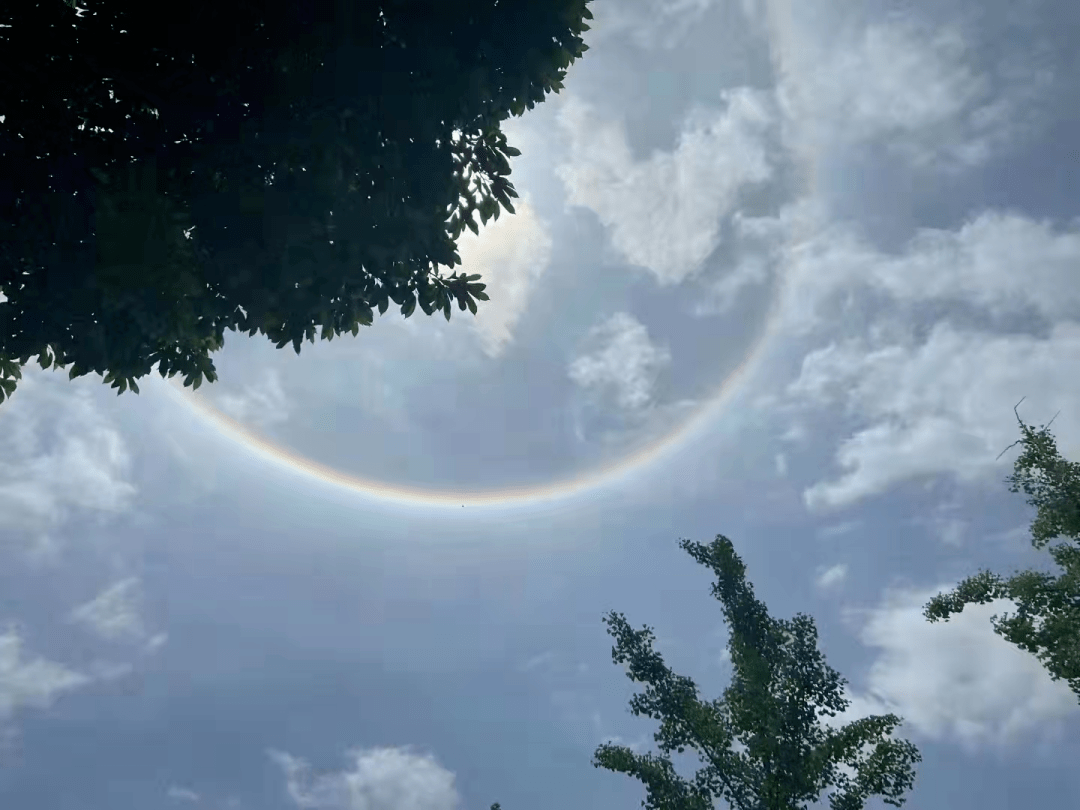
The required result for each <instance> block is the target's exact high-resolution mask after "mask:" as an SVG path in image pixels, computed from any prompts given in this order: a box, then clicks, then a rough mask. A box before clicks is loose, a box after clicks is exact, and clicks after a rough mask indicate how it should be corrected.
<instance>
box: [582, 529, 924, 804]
mask: <svg viewBox="0 0 1080 810" xmlns="http://www.w3.org/2000/svg"><path fill="white" fill-rule="evenodd" d="M680 545H681V547H682V548H683V549H684V550H685V551H687V552H689V554H690V555H691V556H692V557H693V558H694V559H695V560H697V561H698V562H699V563H701V564H703V565H705V566H707V567H708V568H710V569H712V571H713V572H714V573H715V575H716V582H715V583H714V584H713V586H712V594H713V596H714V597H716V599H718V600H719V601H720V603H721V605H722V610H723V615H724V619H725V621H726V623H727V625H728V628H729V631H730V638H729V641H728V651H729V653H730V656H731V663H732V667H733V669H734V677H733V679H732V684H731V686H729V687H728V688H727V689H726V690H725V691H724V694H723V697H721V698H717V699H715V700H712V701H707V700H702V699H701V698H699V697H698V688H697V685H696V684H695V683H694V682H693V681H692V680H691V679H690V678H688V677H685V676H681V675H676V674H675V673H674V672H672V670H671V669H669V668H668V666H667V665H666V664H665V663H664V660H663V658H662V656H661V655H660V654H659V653H658V652H656V651H655V650H654V649H653V641H654V640H655V636H654V635H653V632H652V630H651V629H650V628H649V627H647V626H646V627H643V628H642V629H640V630H634V629H633V628H632V627H631V626H630V624H629V623H628V622H627V620H626V619H625V617H624V616H623V615H622V614H620V613H616V612H611V613H610V614H608V615H607V616H606V617H605V619H604V621H605V623H606V624H607V626H608V632H609V634H610V635H612V636H613V637H614V638H615V641H616V644H615V646H614V647H613V648H612V659H613V660H614V661H615V663H617V664H623V665H626V667H627V676H628V677H629V678H630V680H632V681H634V682H636V683H642V684H645V688H644V691H643V692H639V693H637V694H635V695H634V696H633V697H632V698H631V701H630V708H631V711H632V712H633V714H635V715H638V716H645V717H649V718H652V719H654V720H659V721H660V729H659V731H658V732H657V733H656V734H655V735H654V739H655V741H656V745H657V748H658V749H659V754H653V753H644V754H641V753H637V752H635V751H633V750H632V749H630V748H628V747H626V746H621V745H615V744H610V743H605V744H603V745H601V746H600V747H599V748H598V749H597V750H596V753H595V755H594V759H593V764H594V766H596V767H598V768H606V769H608V770H611V771H617V772H620V773H625V774H627V775H629V776H633V777H635V778H637V779H639V780H640V781H641V782H642V783H643V784H644V786H645V788H646V791H647V798H646V800H645V801H643V802H642V805H643V806H644V807H647V808H650V810H712V808H713V807H715V806H717V805H716V804H715V802H717V801H719V800H721V799H722V800H725V801H726V802H727V803H728V805H729V806H730V807H731V808H733V810H804V808H806V807H807V806H808V804H809V803H812V802H816V801H818V800H819V798H820V796H821V794H822V793H823V792H824V791H825V790H826V789H828V788H831V791H830V793H829V803H830V805H831V807H832V808H833V810H858V809H859V808H862V807H864V806H865V803H866V801H867V800H868V799H869V798H870V797H872V796H880V797H882V799H883V800H884V801H885V802H886V803H887V804H891V805H895V806H900V805H901V804H903V802H904V801H905V799H904V793H905V792H906V791H908V790H910V789H911V787H912V785H913V784H914V764H915V763H916V762H919V761H921V759H922V758H921V756H920V755H919V752H918V750H917V749H916V748H915V746H914V745H913V744H912V743H910V742H908V741H906V740H898V739H895V738H893V737H892V736H891V735H892V732H893V731H894V729H896V727H897V726H898V725H899V724H900V722H901V719H900V718H899V717H897V716H896V715H893V714H888V715H880V716H878V715H875V716H870V717H863V718H860V719H857V720H853V721H852V722H850V723H847V724H846V725H843V726H842V727H840V728H836V727H833V726H830V725H828V724H826V723H823V722H822V721H821V719H820V718H821V717H822V716H830V717H835V716H837V715H838V714H840V713H842V712H844V711H845V710H846V709H847V708H848V707H849V706H850V701H849V700H848V699H847V698H845V697H844V695H843V686H844V684H845V681H844V679H843V678H841V676H840V675H839V673H837V672H836V671H835V670H834V669H832V668H831V667H829V666H828V665H827V664H826V663H825V661H824V658H823V656H822V654H821V652H820V651H819V650H818V648H817V630H816V627H815V625H814V621H813V619H811V618H809V617H807V616H805V615H803V614H797V615H796V616H795V618H794V619H792V620H790V621H784V620H778V619H774V618H772V617H770V616H769V614H768V611H767V610H766V607H765V605H764V604H763V603H762V602H761V601H759V600H758V599H756V598H755V597H754V592H753V588H752V587H751V585H750V584H749V583H748V582H747V581H746V569H745V566H744V565H743V562H742V560H740V559H739V557H738V555H737V554H736V553H735V549H734V546H733V544H732V542H731V541H730V540H729V539H728V538H726V537H724V536H723V535H718V536H717V537H716V539H715V541H713V542H712V543H711V544H709V545H704V544H701V543H693V542H691V541H689V540H683V541H681V544H680ZM688 749H689V750H691V751H693V752H695V753H696V754H697V755H698V757H699V758H700V760H701V761H702V762H703V767H702V768H701V769H700V770H698V771H697V773H696V775H695V776H694V777H693V778H692V779H688V778H686V777H684V776H682V775H680V774H679V773H678V772H677V771H676V770H675V767H674V765H673V763H672V761H671V755H672V754H673V753H679V754H681V753H684V752H685V751H687V750H688Z"/></svg>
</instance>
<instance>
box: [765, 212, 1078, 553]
mask: <svg viewBox="0 0 1080 810" xmlns="http://www.w3.org/2000/svg"><path fill="white" fill-rule="evenodd" d="M785 219H786V220H787V223H788V224H787V225H783V227H784V229H785V230H786V231H787V232H788V233H791V232H792V231H791V230H789V229H790V228H792V227H794V228H795V232H796V233H801V234H802V235H803V236H802V238H800V239H789V240H788V241H787V242H785V243H784V244H782V245H781V246H780V247H779V248H777V249H776V252H775V254H774V256H773V259H774V260H775V261H776V262H777V264H778V265H779V266H781V267H782V268H783V269H782V272H783V276H784V278H783V284H782V287H781V303H780V306H781V308H782V311H783V315H782V316H781V322H782V324H783V327H782V331H783V333H784V334H785V335H786V336H787V337H788V338H800V339H805V338H807V336H809V335H815V334H819V333H822V332H825V331H832V332H833V333H834V334H835V333H837V332H840V333H845V332H846V333H848V334H849V336H847V337H834V338H832V339H831V340H830V342H829V343H828V344H827V345H824V346H819V347H818V348H815V349H813V350H811V351H810V352H809V353H808V354H806V356H805V357H804V359H803V361H802V367H801V370H800V372H799V373H798V376H797V379H796V380H795V381H794V382H793V383H792V384H791V385H790V386H789V387H788V389H787V397H788V400H787V404H786V405H782V406H780V410H781V411H785V409H786V408H787V406H788V405H792V406H793V407H792V408H791V409H789V410H787V411H786V413H787V414H788V415H791V414H797V413H799V411H800V409H802V408H804V407H806V408H828V410H829V411H830V412H831V413H838V412H841V413H843V414H845V415H846V416H847V417H849V418H850V419H852V420H853V421H855V422H856V423H857V425H858V427H857V428H856V429H855V431H854V433H853V434H852V435H850V436H849V437H848V438H847V439H845V440H844V441H843V443H842V444H841V446H840V448H839V451H838V452H837V455H836V460H837V461H838V462H839V464H840V466H841V467H842V468H844V469H845V470H846V473H845V474H844V475H843V476H841V477H840V478H838V479H835V480H833V481H823V482H818V483H817V484H815V485H814V486H812V487H811V488H810V489H809V490H808V491H807V492H806V501H807V504H808V505H810V506H811V507H812V508H828V507H839V506H843V505H849V504H851V503H853V502H855V501H857V500H859V499H860V498H863V497H866V496H869V495H874V494H879V493H881V492H884V491H885V490H886V489H887V488H888V487H890V486H892V485H893V484H895V483H898V482H900V481H902V480H905V479H910V478H915V477H920V476H929V475H937V474H943V473H951V474H953V475H955V476H957V477H958V478H960V479H961V480H963V481H965V482H973V481H976V480H978V479H980V478H982V477H984V476H985V475H986V474H988V473H989V472H991V471H992V470H993V469H995V464H996V463H997V462H996V461H995V459H996V458H997V456H998V454H999V453H1000V452H1001V450H1002V449H1003V448H1004V447H1005V446H1006V445H1008V444H1010V443H1011V442H1012V441H1014V440H1015V439H1016V438H1017V435H1018V433H1017V426H1016V423H1015V420H1014V418H1013V415H1012V413H1011V410H1010V409H1011V406H1012V405H1013V404H1014V403H1016V402H1017V401H1019V400H1020V399H1021V397H1024V396H1027V397H1028V401H1027V403H1026V404H1025V406H1024V408H1025V412H1024V413H1023V414H1022V415H1023V416H1024V417H1025V420H1026V421H1028V422H1029V423H1036V424H1038V423H1043V422H1046V421H1048V420H1049V418H1050V416H1052V415H1053V413H1054V412H1056V411H1058V410H1061V411H1062V414H1061V417H1060V418H1059V420H1058V421H1057V422H1055V434H1056V435H1057V437H1058V442H1059V449H1060V450H1061V452H1062V453H1063V454H1064V455H1065V456H1067V457H1068V456H1069V455H1070V454H1071V453H1074V452H1076V451H1078V450H1080V413H1077V412H1076V411H1075V409H1073V408H1072V407H1071V403H1073V402H1075V401H1076V398H1077V395H1078V394H1080V354H1078V353H1077V350H1078V348H1080V323H1078V321H1080V288H1078V287H1077V285H1076V284H1075V283H1073V281H1074V279H1073V277H1074V275H1075V268H1076V267H1077V266H1080V231H1078V230H1077V228H1076V226H1075V224H1074V225H1072V226H1070V227H1068V228H1056V227H1054V226H1052V225H1051V224H1050V223H1047V222H1040V221H1035V220H1032V219H1030V218H1026V217H1024V216H1021V215H1019V214H1015V213H1003V212H993V211H991V212H984V213H983V214H981V215H979V216H976V217H975V218H973V219H972V220H970V221H969V222H967V223H966V224H964V225H963V226H961V227H960V228H958V229H956V230H955V231H944V230H924V231H922V232H921V233H919V234H918V235H917V236H916V237H915V238H914V239H912V240H911V242H910V243H909V244H908V246H907V247H906V248H905V249H904V250H903V251H902V252H901V253H899V254H896V255H891V254H885V253H882V252H881V251H878V250H877V249H875V248H874V247H872V246H870V245H868V244H867V243H866V242H865V241H864V240H861V239H860V238H858V237H857V236H856V235H854V234H853V233H852V231H851V230H850V229H849V228H847V227H846V226H844V225H842V224H831V225H824V224H823V222H822V219H821V212H820V210H815V209H814V208H812V207H809V206H804V207H802V208H801V209H800V210H796V209H790V210H788V211H785V212H782V215H781V216H780V217H777V218H776V220H777V223H776V224H775V227H781V226H782V223H783V222H784V220H785ZM799 223H801V225H800V224H799ZM944 307H955V309H953V310H952V312H953V313H954V314H953V315H952V316H950V317H944V316H940V315H939V316H937V320H936V322H930V323H918V321H919V320H920V319H922V320H923V321H925V320H926V316H927V314H928V313H931V312H933V311H935V309H936V310H938V311H941V312H944V311H945V310H944ZM968 312H975V313H978V315H977V318H976V316H974V315H972V316H969V315H966V314H965V313H968ZM1032 315H1035V317H1036V318H1037V319H1041V320H1040V321H1036V324H1040V323H1041V325H1038V327H1037V329H1036V327H1032V328H1031V332H1032V333H1031V334H1028V333H1017V332H1015V331H1010V332H991V331H988V328H989V327H987V326H986V324H987V323H991V324H993V323H1002V324H1004V323H1008V322H1009V321H1008V319H1009V318H1012V319H1013V320H1012V323H1014V324H1015V323H1016V322H1017V318H1025V319H1026V322H1028V323H1031V316H1032ZM973 319H974V320H973ZM987 319H989V320H987ZM964 321H967V322H969V323H974V322H976V321H981V322H980V323H979V326H978V327H977V328H973V327H967V326H962V325H960V324H961V323H962V322H964ZM916 324H917V325H916ZM999 328H1000V327H999ZM1012 328H1013V329H1015V327H1012ZM799 415H800V416H801V415H802V414H799ZM1002 463H1003V464H1004V463H1008V460H1007V459H1006V460H1005V461H1004V462H1002ZM941 529H942V530H943V531H946V532H948V533H949V537H951V538H952V540H951V542H957V541H958V539H959V535H958V534H957V532H958V531H959V527H958V526H955V525H954V526H951V527H949V526H944V525H943V526H942V527H941Z"/></svg>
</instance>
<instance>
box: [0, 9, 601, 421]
mask: <svg viewBox="0 0 1080 810" xmlns="http://www.w3.org/2000/svg"><path fill="white" fill-rule="evenodd" d="M587 4H588V0H544V1H543V2H541V1H540V0H472V2H468V3H445V2H442V1H441V0H384V2H379V3H357V2H354V1H353V0H313V2H306V3H293V2H289V1H288V0H258V1H257V0H192V2H190V3H187V4H185V5H184V10H183V13H182V14H176V15H169V16H167V17H165V18H163V17H162V15H161V9H160V8H159V7H157V6H156V5H155V4H153V3H146V2H143V0H138V2H136V0H77V2H71V1H70V0H56V1H55V2H52V3H50V2H28V3H7V4H0V71H2V72H3V75H4V77H5V81H4V82H2V83H0V401H2V400H3V399H4V398H5V397H6V396H9V395H11V393H12V392H13V391H14V390H15V387H16V380H18V379H19V377H20V369H21V367H22V366H23V365H25V364H26V363H28V362H30V361H31V360H32V359H33V358H37V361H38V362H39V363H40V365H41V366H42V367H44V368H49V367H57V368H66V367H68V366H70V376H71V377H77V376H81V375H84V374H89V373H97V374H100V375H102V376H103V378H104V380H105V382H107V383H109V384H111V385H112V386H113V387H115V388H117V389H119V391H121V392H122V391H124V390H126V389H128V388H131V389H132V390H135V391H136V392H137V391H138V386H137V384H136V380H137V379H138V378H140V377H142V376H144V375H146V374H148V373H150V372H151V371H152V370H153V369H154V368H156V369H157V370H158V371H159V372H160V373H161V375H162V376H163V377H164V376H173V375H176V374H180V375H181V376H182V378H183V380H184V384H185V385H190V386H193V387H198V386H199V384H200V383H201V382H202V381H203V380H204V379H205V380H208V381H213V380H214V379H215V378H216V372H215V368H214V364H213V361H212V360H211V359H210V355H211V353H212V352H214V351H216V350H218V349H220V348H221V347H222V345H223V343H224V335H225V332H226V331H236V332H247V333H248V334H249V335H255V334H256V333H261V334H264V335H266V336H267V337H268V338H269V339H270V340H272V341H273V342H274V343H275V345H277V346H278V347H279V348H283V347H285V346H287V345H289V344H291V345H292V346H293V348H294V349H295V350H296V351H297V353H299V351H300V344H301V342H302V341H304V340H308V341H310V342H314V341H315V339H316V336H318V337H320V338H322V339H326V340H330V339H332V338H333V337H335V336H337V335H341V334H343V333H345V332H350V333H352V334H353V335H354V336H355V335H356V334H358V332H359V328H360V327H361V326H369V325H371V324H372V322H373V320H374V312H375V310H376V309H377V310H378V311H379V313H380V314H383V313H385V312H386V310H387V309H388V307H389V306H390V304H391V303H393V304H394V305H396V306H397V307H399V308H400V311H401V313H402V314H403V315H404V316H406V317H408V316H409V315H411V314H412V313H413V312H414V311H415V309H416V307H417V306H419V307H420V309H421V310H423V311H424V312H425V313H426V314H428V315H431V314H433V313H435V312H436V311H439V312H442V313H443V314H444V316H445V317H447V318H448V319H449V317H450V312H451V305H452V303H454V302H456V303H457V304H458V307H459V309H460V310H462V311H464V310H466V309H468V310H469V311H470V312H472V313H474V314H475V312H476V307H477V305H476V301H477V300H479V301H485V300H487V295H486V294H485V293H484V287H485V285H484V284H483V283H482V282H481V281H480V279H479V276H478V275H475V274H473V275H466V274H463V273H460V272H456V271H455V272H453V273H452V274H451V275H449V276H446V275H443V274H442V273H441V272H440V267H446V268H451V269H453V268H454V267H455V266H457V265H458V264H460V257H459V256H458V254H457V249H456V241H457V239H458V237H459V236H460V235H461V233H462V231H463V230H464V229H465V228H466V227H468V228H469V229H470V230H472V231H473V232H474V233H478V232H479V225H478V223H477V221H476V219H477V218H478V219H479V221H480V223H479V224H484V223H486V222H487V221H488V220H489V219H491V218H497V217H498V216H499V214H500V210H501V209H505V210H506V211H507V212H509V213H511V214H513V213H514V207H513V204H512V203H511V198H514V197H516V196H517V192H516V191H515V189H514V187H513V185H512V184H511V182H510V181H509V179H508V178H509V174H510V164H509V160H508V158H511V157H514V156H516V155H518V154H520V153H519V152H518V150H516V149H514V148H513V147H512V146H510V145H508V144H507V141H506V137H505V135H504V134H503V133H502V131H501V129H500V126H501V124H502V122H503V121H505V120H506V119H507V118H509V117H510V116H512V115H521V114H523V113H524V112H525V111H526V110H527V109H532V108H533V107H534V106H535V105H536V104H537V103H541V102H543V101H544V99H545V97H546V95H547V94H548V93H550V92H558V91H559V90H560V89H561V88H562V87H563V83H562V82H563V79H564V78H565V76H566V71H567V68H568V67H569V65H570V64H571V63H572V62H573V61H575V60H576V59H578V58H579V57H580V56H581V55H582V54H583V53H584V51H585V50H587V47H588V46H586V45H585V44H584V42H583V41H582V39H581V34H582V33H583V32H584V31H587V30H588V28H589V26H588V25H587V24H586V23H585V20H588V19H591V17H592V15H591V14H590V12H589V10H588V8H587Z"/></svg>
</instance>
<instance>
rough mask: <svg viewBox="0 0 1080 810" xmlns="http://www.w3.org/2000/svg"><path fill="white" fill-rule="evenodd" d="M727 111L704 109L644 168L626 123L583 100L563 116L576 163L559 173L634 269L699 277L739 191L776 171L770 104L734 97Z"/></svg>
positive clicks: (738, 93) (572, 200) (659, 276)
mask: <svg viewBox="0 0 1080 810" xmlns="http://www.w3.org/2000/svg"><path fill="white" fill-rule="evenodd" d="M722 98H723V102H724V107H723V109H722V110H712V111H704V110H700V109H699V110H697V111H696V112H695V114H693V115H691V116H690V117H689V119H688V120H687V123H686V126H685V128H684V130H683V133H682V135H681V136H680V138H679V143H678V145H677V146H676V148H675V149H674V151H671V152H656V153H654V154H653V155H652V156H651V157H649V158H648V159H647V160H644V161H640V162H635V161H634V159H633V156H632V155H631V152H630V146H629V144H628V142H627V139H626V132H625V129H624V127H623V125H622V124H621V123H620V122H616V121H604V120H600V119H599V118H598V117H597V115H596V114H595V112H594V111H593V110H592V109H591V108H590V107H589V106H588V105H587V104H585V103H584V102H583V101H581V100H580V99H578V98H576V97H573V96H571V97H568V98H567V99H566V100H565V102H564V103H563V105H562V107H561V109H560V110H559V122H560V124H561V125H562V127H563V129H564V130H565V131H566V132H567V133H568V134H569V136H570V150H569V154H570V159H569V162H567V163H565V164H563V165H561V166H559V167H558V168H557V169H556V172H557V174H558V175H559V177H560V179H561V180H562V182H563V185H564V186H565V187H566V193H567V202H568V204H569V205H571V206H581V207H584V208H589V209H590V210H592V211H593V212H595V213H596V215H597V216H598V217H599V218H600V221H601V222H602V223H603V224H604V225H605V227H607V228H608V229H609V231H610V233H611V241H612V245H613V246H614V248H615V250H616V251H618V253H620V254H621V255H622V256H623V257H625V259H626V260H627V261H628V262H630V263H631V264H634V265H637V266H639V267H643V268H645V269H646V270H648V271H649V272H650V273H652V274H653V276H654V277H655V278H656V280H657V282H658V283H660V284H662V285H668V284H678V283H680V282H681V281H683V280H684V279H686V278H688V277H690V276H692V275H693V274H694V273H695V272H697V271H698V269H699V268H700V267H701V265H702V263H703V262H704V261H705V259H706V258H708V256H709V254H711V253H712V252H713V250H715V249H716V247H717V245H718V244H719V239H720V224H721V221H722V219H723V218H724V217H725V216H727V215H728V214H730V213H731V212H732V210H733V209H734V208H735V206H736V204H737V202H738V199H739V193H740V192H741V191H742V190H743V189H744V188H745V187H746V186H748V185H751V184H755V183H762V182H764V181H766V180H768V179H769V178H770V177H771V176H772V173H773V170H772V166H771V164H770V162H769V159H768V155H767V150H766V143H765V135H766V133H767V132H768V130H769V128H770V126H771V124H772V123H773V120H774V117H773V114H772V112H771V108H770V106H769V100H768V97H767V96H766V95H765V94H763V93H760V92H758V91H755V90H751V89H749V88H740V89H737V90H732V91H725V93H724V94H723V97H722Z"/></svg>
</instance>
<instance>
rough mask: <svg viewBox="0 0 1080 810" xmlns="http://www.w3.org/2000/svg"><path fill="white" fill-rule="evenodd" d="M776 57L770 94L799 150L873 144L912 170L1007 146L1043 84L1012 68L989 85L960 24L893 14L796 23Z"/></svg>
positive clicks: (961, 162)
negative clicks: (776, 78)
mask: <svg viewBox="0 0 1080 810" xmlns="http://www.w3.org/2000/svg"><path fill="white" fill-rule="evenodd" d="M781 56H782V62H781V79H780V82H779V84H778V87H777V96H778V100H779V104H780V108H781V110H782V111H783V113H784V116H785V119H786V121H787V124H788V130H789V133H790V137H791V139H792V140H793V143H794V145H795V146H796V147H797V148H799V149H802V150H804V151H806V152H808V153H810V154H820V151H821V150H822V149H837V150H842V149H843V148H844V147H849V146H851V145H852V144H859V143H875V144H881V145H885V146H887V148H888V149H890V150H892V151H894V152H896V153H899V154H900V155H901V156H902V157H903V158H905V159H907V160H908V161H910V162H911V163H912V164H914V165H917V166H928V165H930V164H936V165H939V166H942V167H965V166H974V165H978V164H980V163H983V162H985V161H986V160H987V159H988V158H989V157H991V156H992V155H993V154H995V152H997V151H999V150H1001V149H1003V148H1006V147H1008V146H1010V145H1011V144H1012V143H1013V142H1014V141H1015V140H1016V138H1017V137H1019V135H1020V134H1021V129H1020V127H1021V126H1022V125H1021V124H1020V123H1019V122H1020V121H1023V120H1024V116H1023V115H1022V114H1021V112H1022V111H1024V110H1025V109H1026V107H1025V105H1027V104H1028V103H1029V102H1030V101H1031V99H1032V98H1033V97H1034V96H1036V95H1037V93H1038V89H1037V88H1038V87H1043V86H1046V84H1047V83H1048V81H1049V77H1048V76H1047V75H1046V74H1045V73H1044V72H1042V71H1041V70H1039V69H1037V68H1034V67H1027V68H1026V69H1024V67H1023V66H1016V65H1011V64H1008V65H1002V66H1001V69H1000V70H999V71H997V72H998V73H1000V74H1001V76H1000V79H999V81H997V82H995V81H992V80H991V77H990V76H989V75H988V74H987V73H986V72H985V71H984V70H981V69H980V68H979V67H978V66H977V65H976V57H975V54H974V53H973V48H972V45H971V42H970V41H969V38H968V37H966V36H965V33H964V31H962V30H961V29H960V28H959V27H957V26H955V25H948V24H942V23H940V22H934V23H931V22H924V21H921V20H918V19H915V18H914V17H911V16H901V15H895V14H894V15H891V16H889V17H888V18H886V19H883V20H875V21H873V22H871V23H869V24H865V25H858V24H851V23H847V24H838V25H835V26H820V27H818V30H817V31H811V30H809V29H808V28H807V29H806V30H802V29H800V31H799V36H798V37H796V38H795V39H793V40H792V42H791V43H790V44H789V47H787V48H784V49H783V50H782V52H781Z"/></svg>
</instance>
